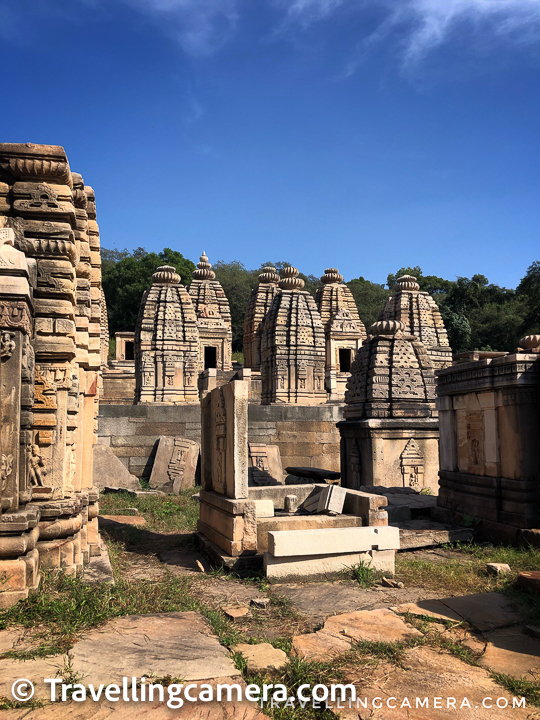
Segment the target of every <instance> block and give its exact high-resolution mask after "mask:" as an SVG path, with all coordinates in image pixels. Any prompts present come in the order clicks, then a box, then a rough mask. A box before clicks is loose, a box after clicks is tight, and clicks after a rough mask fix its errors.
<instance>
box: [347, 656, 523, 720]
mask: <svg viewBox="0 0 540 720" xmlns="http://www.w3.org/2000/svg"><path fill="white" fill-rule="evenodd" d="M361 696H362V698H364V697H366V698H367V705H368V707H367V709H364V708H363V707H360V708H359V709H358V710H357V709H356V707H354V709H353V710H352V711H349V710H348V709H347V711H346V712H347V714H346V715H345V717H344V720H349V719H350V720H353V718H354V720H369V718H370V717H371V718H373V717H377V715H379V717H380V718H381V720H383V718H384V720H386V718H389V719H390V718H391V720H411V719H412V718H414V720H447V719H448V718H450V717H453V716H456V715H458V714H465V713H467V714H470V717H471V718H474V720H508V718H512V719H514V718H515V720H527V718H528V717H530V712H531V709H530V707H522V708H518V707H516V708H513V707H512V695H511V694H510V693H509V692H508V691H506V690H505V689H504V688H503V687H502V686H501V685H499V684H497V683H496V682H495V681H494V680H493V679H492V678H491V677H490V675H489V672H488V671H487V670H485V669H484V668H478V667H473V666H471V665H466V664H465V663H464V662H462V661H461V660H459V659H458V658H457V657H454V656H452V655H449V654H446V653H441V652H439V651H438V650H434V649H432V648H430V647H416V648H413V649H411V650H407V651H406V652H405V658H404V661H403V665H402V666H401V667H396V666H395V665H390V664H389V663H381V664H380V665H379V667H378V668H377V669H376V670H375V671H374V673H373V675H372V676H371V677H370V681H369V683H368V684H366V686H365V688H363V689H362V692H361ZM390 697H395V698H396V701H393V700H390ZM375 698H381V699H382V700H378V701H376V702H375V705H376V706H379V705H380V704H382V709H380V710H375V711H374V708H373V702H374V701H375ZM405 698H408V699H409V703H410V706H407V704H403V707H402V703H403V700H404V699H405ZM416 698H419V699H420V702H425V701H424V698H427V699H428V703H427V705H426V704H424V707H422V706H420V705H417V703H416ZM435 698H441V700H437V701H436V700H435ZM447 698H448V699H449V700H450V706H449V707H448V706H447ZM488 698H491V699H488ZM498 698H501V700H500V705H499V707H498V706H497V699H498ZM453 699H455V705H454V706H452V700H453ZM484 699H485V700H486V703H485V704H484V705H483V701H484ZM504 699H506V701H507V702H508V705H507V706H506V705H505V702H504ZM387 700H389V703H390V705H391V706H394V705H395V706H396V707H395V708H394V707H392V708H391V709H390V708H389V707H388V706H387ZM460 708H462V709H461V710H460ZM373 711H374V712H375V715H374V714H373Z"/></svg>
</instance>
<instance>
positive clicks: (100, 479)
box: [93, 445, 141, 490]
mask: <svg viewBox="0 0 540 720" xmlns="http://www.w3.org/2000/svg"><path fill="white" fill-rule="evenodd" d="M93 454H94V476H93V477H94V485H95V487H97V488H99V489H100V490H101V489H102V488H105V487H115V488H122V489H123V490H140V489H141V483H140V482H139V480H138V479H137V478H136V477H135V475H132V474H131V473H130V472H129V470H128V469H127V468H126V466H125V465H124V464H123V463H122V461H121V460H119V458H117V457H116V455H115V454H114V453H113V451H112V450H111V448H110V447H109V446H108V445H94V448H93Z"/></svg>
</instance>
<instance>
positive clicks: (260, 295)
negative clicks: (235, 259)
mask: <svg viewBox="0 0 540 720" xmlns="http://www.w3.org/2000/svg"><path fill="white" fill-rule="evenodd" d="M279 281H280V277H279V275H278V273H277V271H276V268H275V267H265V268H263V271H262V273H261V274H260V275H259V284H258V285H257V287H256V288H254V289H253V290H252V291H251V296H250V298H249V303H248V306H247V309H246V316H245V318H244V363H245V366H246V367H248V368H251V372H252V373H255V372H261V368H262V335H263V327H264V321H265V320H266V316H267V315H268V312H269V310H270V306H271V305H272V301H273V299H274V297H275V296H276V295H277V294H278V293H279V292H280V288H279V286H278V283H279Z"/></svg>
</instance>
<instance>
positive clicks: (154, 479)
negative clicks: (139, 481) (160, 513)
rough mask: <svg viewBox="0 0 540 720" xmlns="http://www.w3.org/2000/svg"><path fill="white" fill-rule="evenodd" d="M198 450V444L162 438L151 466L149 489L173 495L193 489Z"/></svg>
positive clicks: (183, 439)
mask: <svg viewBox="0 0 540 720" xmlns="http://www.w3.org/2000/svg"><path fill="white" fill-rule="evenodd" d="M199 450H200V448H199V443H196V442H194V441H193V440H188V439H187V438H183V437H162V438H161V439H160V441H159V444H158V449H157V453H156V457H155V460H154V464H153V466H152V474H151V475H150V487H151V488H156V489H159V490H162V491H163V492H170V493H173V494H175V495H178V493H179V492H180V491H181V490H186V489H187V488H191V487H194V486H195V475H196V471H197V463H198V461H199Z"/></svg>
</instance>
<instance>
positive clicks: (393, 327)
mask: <svg viewBox="0 0 540 720" xmlns="http://www.w3.org/2000/svg"><path fill="white" fill-rule="evenodd" d="M403 330H405V325H404V324H403V323H402V322H400V321H399V320H379V322H376V323H373V325H372V326H371V327H370V328H369V332H370V334H371V335H395V334H396V333H397V332H403Z"/></svg>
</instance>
